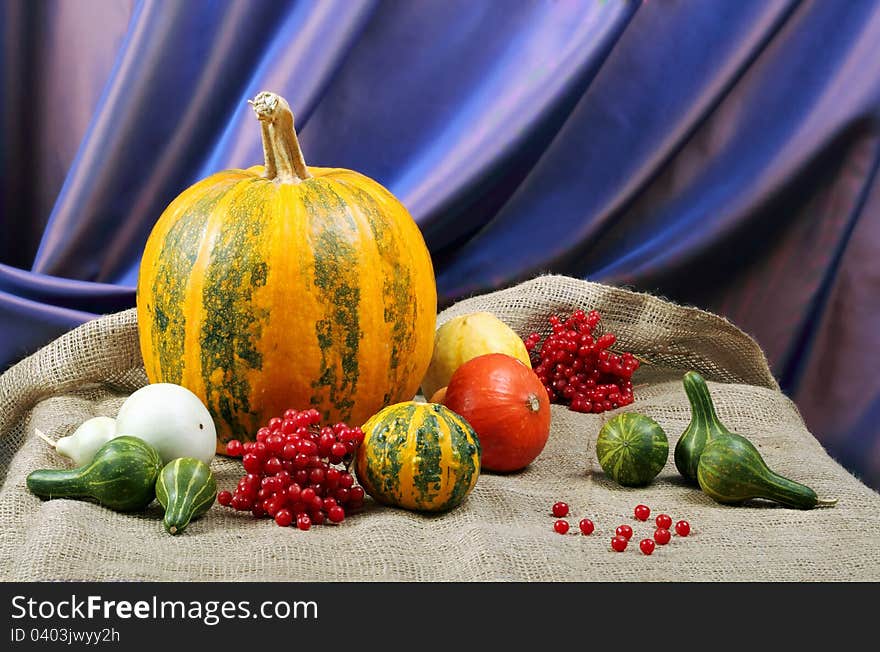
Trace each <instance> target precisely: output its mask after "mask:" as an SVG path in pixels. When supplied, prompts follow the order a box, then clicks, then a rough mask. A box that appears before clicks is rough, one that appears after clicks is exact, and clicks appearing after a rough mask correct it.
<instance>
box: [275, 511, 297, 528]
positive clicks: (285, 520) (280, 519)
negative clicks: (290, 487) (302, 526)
mask: <svg viewBox="0 0 880 652" xmlns="http://www.w3.org/2000/svg"><path fill="white" fill-rule="evenodd" d="M275 523H277V524H278V525H279V526H281V527H287V526H288V525H290V524H291V523H293V514H291V513H290V510H289V509H279V510H278V511H277V512H275Z"/></svg>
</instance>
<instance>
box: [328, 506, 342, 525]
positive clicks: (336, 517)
mask: <svg viewBox="0 0 880 652" xmlns="http://www.w3.org/2000/svg"><path fill="white" fill-rule="evenodd" d="M327 518H328V519H330V522H331V523H342V521H344V520H345V510H344V509H342V507H340V506H339V505H333V507H331V508H330V509H328V510H327Z"/></svg>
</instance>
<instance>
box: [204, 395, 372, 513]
mask: <svg viewBox="0 0 880 652" xmlns="http://www.w3.org/2000/svg"><path fill="white" fill-rule="evenodd" d="M320 421H321V415H320V414H319V413H318V411H317V410H313V409H310V410H303V411H302V412H298V411H296V410H287V411H286V412H285V413H284V416H283V417H273V418H272V419H270V420H269V423H268V424H267V425H266V426H265V427H263V428H260V429H259V430H258V431H257V436H256V441H254V442H247V443H244V444H242V443H241V442H240V441H238V440H232V441H230V442H229V443H228V444H227V445H226V452H227V454H228V455H231V456H233V457H238V456H239V455H241V456H242V459H241V461H242V465H243V466H244V470H245V472H246V475H244V476H243V477H242V478H241V480H239V481H238V486H237V487H236V488H235V491H234V492H229V491H221V492H220V493H219V494H217V502H219V503H220V504H221V505H225V506H229V507H232V508H233V509H236V510H239V511H250V512H251V513H252V514H253V515H254V517H256V518H263V517H269V518H274V519H275V522H276V523H277V524H278V525H280V526H281V527H287V526H288V525H292V524H293V523H296V526H297V527H298V528H299V529H300V530H308V529H309V528H310V527H311V526H312V524H315V525H320V524H322V523H324V521H325V520H328V521H330V522H331V523H341V522H342V521H343V520H344V519H345V512H346V510H352V509H357V508H359V507H361V506H362V505H363V504H364V490H363V488H362V487H359V486H355V484H354V478H353V477H352V475H351V473H349V472H348V471H347V470H346V469H345V467H343V468H337V466H334V465H338V464H340V463H345V462H349V461H350V460H351V457H352V455H353V454H354V452H355V450H356V448H357V446H358V444H360V443H361V442H362V441H363V440H364V433H363V431H362V430H361V429H360V428H350V427H348V426H347V425H345V424H344V423H337V424H335V425H333V426H321V425H320Z"/></svg>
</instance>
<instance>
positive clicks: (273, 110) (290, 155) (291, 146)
mask: <svg viewBox="0 0 880 652" xmlns="http://www.w3.org/2000/svg"><path fill="white" fill-rule="evenodd" d="M248 103H249V104H250V105H251V106H252V107H253V108H254V113H256V114H257V118H258V119H259V121H260V126H261V128H262V132H263V154H264V155H265V157H266V175H265V176H266V178H267V179H273V180H276V181H278V182H279V183H299V182H300V181H305V180H306V179H310V178H311V176H312V175H311V174H310V173H309V169H308V168H307V167H306V162H305V159H303V155H302V150H301V149H300V147H299V141H298V140H297V139H296V130H295V129H294V128H293V113H292V112H291V110H290V106H289V105H288V104H287V101H286V100H285V99H284V98H283V97H281V96H280V95H276V94H275V93H270V92H268V91H263V92H262V93H260V94H259V95H257V96H256V97H255V98H254V99H253V100H248Z"/></svg>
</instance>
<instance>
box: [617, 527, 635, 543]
mask: <svg viewBox="0 0 880 652" xmlns="http://www.w3.org/2000/svg"><path fill="white" fill-rule="evenodd" d="M615 532H616V533H617V535H618V536H621V537H624V538H625V539H626V540H627V541H629V540H630V539H631V538H632V535H633V529H632V528H631V527H630V526H629V525H620V526H618V528H617V529H616V530H615Z"/></svg>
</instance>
